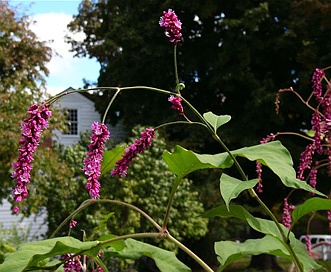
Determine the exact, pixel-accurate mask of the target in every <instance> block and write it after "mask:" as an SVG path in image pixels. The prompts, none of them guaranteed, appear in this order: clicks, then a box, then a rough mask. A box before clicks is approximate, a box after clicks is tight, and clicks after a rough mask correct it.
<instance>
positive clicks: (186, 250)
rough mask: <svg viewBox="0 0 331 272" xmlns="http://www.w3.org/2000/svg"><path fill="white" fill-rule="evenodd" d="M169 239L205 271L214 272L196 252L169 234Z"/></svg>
mask: <svg viewBox="0 0 331 272" xmlns="http://www.w3.org/2000/svg"><path fill="white" fill-rule="evenodd" d="M167 239H168V240H170V241H171V242H173V243H174V244H176V245H177V246H178V247H179V248H180V249H181V250H183V251H184V252H185V253H186V254H187V255H189V256H190V257H191V258H192V259H193V260H195V261H196V262H197V263H198V264H199V265H200V266H201V267H202V268H203V269H204V270H205V271H208V272H214V270H213V269H211V268H210V267H209V266H208V265H207V264H206V263H205V262H204V261H203V260H201V259H200V258H199V257H198V256H197V255H196V254H195V253H194V252H192V251H191V250H190V249H189V248H187V247H186V246H184V245H183V244H182V243H181V242H179V241H178V240H176V239H175V238H174V237H172V236H171V235H170V234H169V233H168V235H167Z"/></svg>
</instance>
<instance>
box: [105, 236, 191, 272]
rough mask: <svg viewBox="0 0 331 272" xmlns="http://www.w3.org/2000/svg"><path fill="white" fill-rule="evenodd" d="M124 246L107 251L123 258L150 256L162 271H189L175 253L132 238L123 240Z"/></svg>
mask: <svg viewBox="0 0 331 272" xmlns="http://www.w3.org/2000/svg"><path fill="white" fill-rule="evenodd" d="M125 245H126V247H125V248H124V249H123V250H122V251H120V252H110V251H108V252H107V253H108V254H109V255H111V256H115V257H119V258H123V259H138V258H140V257H141V256H147V257H149V258H152V259H153V260H154V261H155V263H156V265H157V267H158V268H159V269H160V270H161V271H164V272H169V271H171V272H186V271H191V269H190V268H189V267H187V266H186V265H185V264H183V263H182V262H180V261H179V260H178V259H177V257H176V255H175V253H173V252H171V251H167V250H164V249H161V248H158V247H156V246H152V245H149V244H146V243H143V242H140V241H136V240H133V239H127V240H125Z"/></svg>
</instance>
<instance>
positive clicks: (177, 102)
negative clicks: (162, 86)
mask: <svg viewBox="0 0 331 272" xmlns="http://www.w3.org/2000/svg"><path fill="white" fill-rule="evenodd" d="M168 101H169V102H170V103H171V104H172V108H173V109H174V110H176V111H179V115H184V109H183V106H182V103H181V102H182V99H181V98H180V97H178V96H174V95H171V96H170V97H169V98H168Z"/></svg>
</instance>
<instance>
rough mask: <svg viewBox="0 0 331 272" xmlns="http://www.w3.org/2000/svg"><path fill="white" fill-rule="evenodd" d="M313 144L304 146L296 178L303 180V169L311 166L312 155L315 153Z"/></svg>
mask: <svg viewBox="0 0 331 272" xmlns="http://www.w3.org/2000/svg"><path fill="white" fill-rule="evenodd" d="M315 149H316V148H315V144H314V143H312V144H309V145H307V146H306V149H305V151H303V152H302V153H301V155H300V164H299V169H298V173H297V177H298V179H301V180H304V171H305V170H306V169H310V168H311V164H312V162H313V155H314V153H315Z"/></svg>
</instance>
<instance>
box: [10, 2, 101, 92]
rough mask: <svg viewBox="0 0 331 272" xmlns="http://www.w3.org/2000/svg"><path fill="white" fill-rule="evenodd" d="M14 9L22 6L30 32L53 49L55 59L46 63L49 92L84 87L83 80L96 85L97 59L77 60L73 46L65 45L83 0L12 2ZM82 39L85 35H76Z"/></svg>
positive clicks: (76, 37) (98, 67)
mask: <svg viewBox="0 0 331 272" xmlns="http://www.w3.org/2000/svg"><path fill="white" fill-rule="evenodd" d="M9 2H10V4H11V5H12V6H16V5H20V6H21V8H20V10H21V11H24V12H25V13H26V14H27V15H29V16H30V18H31V19H32V20H33V21H36V23H35V24H34V25H31V27H30V28H31V30H32V31H33V32H34V33H36V35H37V36H38V38H39V39H40V40H42V41H47V45H48V46H49V47H51V48H52V49H53V52H54V54H53V57H52V60H51V61H50V62H49V63H48V64H47V68H48V69H49V72H50V74H49V76H48V77H47V78H46V82H47V83H46V88H47V92H48V93H49V94H51V95H55V94H57V93H59V92H61V91H63V90H65V89H67V88H69V87H72V88H75V89H76V88H79V87H83V78H84V79H86V80H88V81H91V82H96V81H97V78H98V76H99V69H100V65H99V64H98V62H97V61H96V59H89V58H77V57H75V58H74V56H73V55H74V53H72V52H70V51H69V50H70V44H67V43H66V42H65V39H64V37H65V35H66V34H68V33H69V31H68V30H67V24H68V23H69V22H70V21H71V20H72V17H73V15H76V14H77V13H78V6H79V3H80V2H81V1H77V0H34V1H26V0H21V1H16V0H10V1H9ZM74 37H75V39H80V40H82V39H83V38H84V34H83V33H80V34H77V35H75V36H74Z"/></svg>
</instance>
